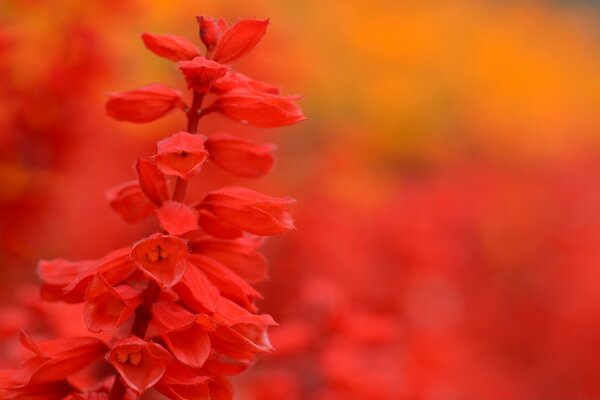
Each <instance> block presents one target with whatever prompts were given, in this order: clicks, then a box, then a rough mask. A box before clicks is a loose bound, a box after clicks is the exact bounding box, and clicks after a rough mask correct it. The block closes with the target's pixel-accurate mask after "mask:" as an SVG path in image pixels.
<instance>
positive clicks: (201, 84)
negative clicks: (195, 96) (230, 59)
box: [178, 56, 229, 93]
mask: <svg viewBox="0 0 600 400" xmlns="http://www.w3.org/2000/svg"><path fill="white" fill-rule="evenodd" d="M178 65H179V69H180V70H181V72H183V76H184V77H185V80H186V82H187V84H188V88H190V89H193V90H195V91H196V92H200V93H207V92H208V90H209V88H210V86H211V85H212V84H213V82H214V81H216V80H217V79H219V78H221V77H223V76H224V75H225V74H226V73H227V71H228V70H229V67H227V66H225V65H222V64H219V63H218V62H215V61H213V60H209V59H207V58H205V57H202V56H200V57H196V58H194V59H193V60H192V61H181V62H180V63H179V64H178Z"/></svg>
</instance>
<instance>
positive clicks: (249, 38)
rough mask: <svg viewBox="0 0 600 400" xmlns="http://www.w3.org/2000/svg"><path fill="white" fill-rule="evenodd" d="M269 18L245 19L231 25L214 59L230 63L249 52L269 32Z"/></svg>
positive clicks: (217, 47) (220, 42) (216, 49)
mask: <svg viewBox="0 0 600 400" xmlns="http://www.w3.org/2000/svg"><path fill="white" fill-rule="evenodd" d="M268 26H269V20H268V19H265V20H263V21H261V20H256V19H244V20H242V21H239V22H238V23H236V24H234V25H232V26H231V27H229V28H228V29H227V30H226V31H225V32H224V33H223V36H222V37H221V39H219V42H218V43H217V46H216V48H215V52H214V57H213V58H214V60H215V61H217V62H220V63H228V62H231V61H233V60H236V59H238V58H240V57H242V56H244V55H246V54H248V53H249V52H250V51H252V49H254V47H256V45H257V44H258V42H260V39H262V37H263V36H264V35H265V33H266V32H267V27H268Z"/></svg>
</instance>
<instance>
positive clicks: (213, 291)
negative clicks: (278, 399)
mask: <svg viewBox="0 0 600 400" xmlns="http://www.w3.org/2000/svg"><path fill="white" fill-rule="evenodd" d="M188 264H189V263H188ZM173 289H175V292H177V294H178V295H179V297H180V298H181V300H182V301H183V302H184V303H185V305H187V306H188V307H190V308H191V309H193V310H195V311H198V312H202V311H205V310H207V311H210V312H213V311H214V310H215V307H216V305H217V302H218V301H219V291H218V289H217V288H216V287H215V286H214V285H213V284H212V282H211V281H210V280H209V279H208V278H207V276H206V275H205V274H204V273H203V272H202V271H200V270H199V269H198V268H196V267H194V266H193V265H188V266H187V268H186V270H185V273H184V274H183V277H182V278H181V281H180V282H179V283H178V284H177V285H175V287H174V288H173Z"/></svg>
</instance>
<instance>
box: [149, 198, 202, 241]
mask: <svg viewBox="0 0 600 400" xmlns="http://www.w3.org/2000/svg"><path fill="white" fill-rule="evenodd" d="M156 215H157V216H158V220H159V221H160V226H162V227H163V229H164V230H166V231H167V232H169V233H170V234H171V235H183V234H184V233H187V232H191V231H195V230H197V229H198V212H197V211H196V210H194V209H193V208H191V207H189V206H186V205H185V204H183V203H178V202H175V201H167V202H165V203H164V204H163V205H162V206H161V207H160V208H159V209H157V210H156Z"/></svg>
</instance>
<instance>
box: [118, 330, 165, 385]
mask: <svg viewBox="0 0 600 400" xmlns="http://www.w3.org/2000/svg"><path fill="white" fill-rule="evenodd" d="M170 358H171V356H170V355H169V352H168V351H167V350H165V349H164V348H163V347H162V346H160V345H158V344H156V343H152V342H146V341H145V340H142V339H140V338H138V337H136V336H130V337H128V338H126V339H121V340H118V341H116V342H115V343H114V344H113V345H112V348H111V350H110V352H109V353H108V354H107V356H106V359H107V360H108V362H110V363H111V364H112V365H113V367H115V369H116V370H117V371H118V372H119V374H120V375H121V377H122V378H123V380H124V381H125V383H126V384H127V386H129V388H130V389H131V390H133V391H134V392H136V393H137V394H141V393H143V392H145V391H146V390H147V389H148V388H150V387H152V386H154V385H155V384H156V383H157V382H158V381H159V380H160V378H162V376H163V374H164V373H165V370H166V365H167V363H168V362H169V359H170Z"/></svg>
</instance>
